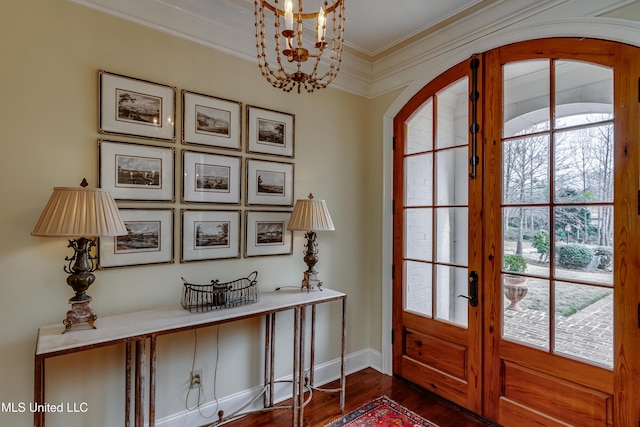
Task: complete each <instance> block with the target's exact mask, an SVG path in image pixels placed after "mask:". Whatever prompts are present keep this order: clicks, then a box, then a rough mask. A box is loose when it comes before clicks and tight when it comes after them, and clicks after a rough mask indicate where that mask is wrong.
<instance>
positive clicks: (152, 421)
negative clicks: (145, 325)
mask: <svg viewBox="0 0 640 427" xmlns="http://www.w3.org/2000/svg"><path fill="white" fill-rule="evenodd" d="M155 425H156V336H155V335H152V336H151V338H150V340H149V427H155Z"/></svg>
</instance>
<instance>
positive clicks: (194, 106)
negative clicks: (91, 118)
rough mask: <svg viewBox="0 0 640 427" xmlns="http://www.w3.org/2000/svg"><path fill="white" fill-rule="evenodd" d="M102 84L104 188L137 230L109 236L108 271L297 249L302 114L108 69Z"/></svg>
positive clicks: (102, 254) (103, 244)
mask: <svg viewBox="0 0 640 427" xmlns="http://www.w3.org/2000/svg"><path fill="white" fill-rule="evenodd" d="M98 79H99V93H98V96H99V102H98V104H99V110H98V116H99V117H98V119H99V120H98V123H99V125H98V133H99V134H100V138H99V139H98V167H99V171H98V177H99V186H100V187H102V188H104V189H106V190H108V191H109V192H111V194H112V195H113V197H114V198H115V199H116V201H117V203H118V207H119V209H120V213H121V216H122V218H123V220H124V222H125V225H126V226H127V229H128V230H129V234H128V235H126V236H120V237H115V238H103V239H101V241H100V243H99V245H98V246H99V248H98V251H99V265H100V267H101V268H112V267H125V266H139V265H150V264H162V263H174V262H175V259H176V255H177V258H178V260H179V262H180V263H188V262H194V261H215V260H223V259H240V258H250V257H260V256H274V255H291V254H292V253H293V234H292V232H291V231H289V230H287V226H288V222H289V217H290V214H291V209H292V208H293V204H294V193H293V191H294V182H295V115H294V114H292V113H286V112H280V111H274V110H271V109H268V108H263V107H258V106H253V105H248V104H243V103H242V102H240V101H235V100H230V99H223V98H219V97H216V96H215V95H213V94H203V93H197V92H194V91H190V90H187V89H181V90H180V91H179V90H178V88H176V87H175V86H170V85H167V84H161V83H155V82H150V81H147V80H143V79H140V78H136V77H129V76H124V75H120V74H115V73H111V72H108V71H104V70H99V71H98ZM177 101H179V103H180V106H178V102H177ZM178 115H179V117H180V120H176V117H177V116H178ZM177 123H179V124H180V125H179V126H178V125H177ZM177 127H180V130H179V131H177V129H176V128H177ZM176 135H178V137H177V136H176ZM140 203H144V205H143V207H140ZM175 227H179V232H178V233H176V229H175ZM174 236H179V239H180V241H179V242H174Z"/></svg>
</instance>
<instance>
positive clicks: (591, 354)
mask: <svg viewBox="0 0 640 427" xmlns="http://www.w3.org/2000/svg"><path fill="white" fill-rule="evenodd" d="M555 314H556V315H555V322H556V324H555V331H556V332H555V343H554V347H555V351H556V353H563V354H566V355H569V356H573V357H576V358H579V359H584V360H587V361H590V362H593V363H595V364H597V365H603V366H606V367H608V368H610V369H612V368H613V288H601V287H597V286H587V285H576V284H570V283H562V282H556V283H555Z"/></svg>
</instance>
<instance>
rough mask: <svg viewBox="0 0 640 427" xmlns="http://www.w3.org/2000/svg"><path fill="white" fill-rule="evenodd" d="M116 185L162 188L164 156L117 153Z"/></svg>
mask: <svg viewBox="0 0 640 427" xmlns="http://www.w3.org/2000/svg"><path fill="white" fill-rule="evenodd" d="M116 168H117V172H116V187H127V188H136V187H146V188H149V187H151V188H160V181H161V176H160V175H161V173H162V158H153V157H140V156H127V155H121V154H117V155H116Z"/></svg>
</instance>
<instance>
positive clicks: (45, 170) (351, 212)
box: [0, 0, 393, 426]
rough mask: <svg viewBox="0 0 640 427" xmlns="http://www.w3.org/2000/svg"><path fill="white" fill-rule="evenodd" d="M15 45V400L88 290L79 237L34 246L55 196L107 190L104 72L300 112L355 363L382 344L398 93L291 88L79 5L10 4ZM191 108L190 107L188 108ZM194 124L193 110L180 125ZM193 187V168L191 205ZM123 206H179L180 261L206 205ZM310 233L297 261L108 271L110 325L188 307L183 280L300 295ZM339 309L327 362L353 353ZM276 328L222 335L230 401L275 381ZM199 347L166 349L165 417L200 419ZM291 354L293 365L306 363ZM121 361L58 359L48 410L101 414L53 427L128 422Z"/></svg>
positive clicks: (299, 170)
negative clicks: (386, 215) (267, 340)
mask: <svg viewBox="0 0 640 427" xmlns="http://www.w3.org/2000/svg"><path fill="white" fill-rule="evenodd" d="M0 40H2V42H1V43H2V48H1V51H2V65H1V66H0V98H1V99H2V101H3V102H2V104H1V106H0V123H1V126H0V135H1V137H0V138H1V139H0V145H1V147H2V155H1V157H0V164H1V165H2V167H0V179H1V181H2V183H3V185H2V186H0V199H1V200H3V208H2V209H0V236H2V244H1V245H0V251H1V252H0V272H1V273H2V275H1V279H0V280H1V281H0V313H1V314H0V338H1V340H0V378H2V381H1V382H0V402H26V403H28V402H31V400H32V393H33V372H32V371H33V352H34V346H35V342H36V335H37V329H38V327H39V326H41V325H45V324H54V323H59V322H61V320H62V319H63V318H64V313H65V312H66V310H67V308H68V304H67V299H68V298H69V297H70V296H71V295H72V290H71V289H70V288H69V287H68V286H67V285H66V284H65V276H66V275H65V273H64V272H63V271H62V267H63V265H64V257H65V256H67V255H70V252H69V250H68V249H67V248H66V240H65V239H54V238H48V239H47V238H37V237H32V236H31V235H30V232H31V230H32V229H33V226H34V225H35V223H36V221H37V219H38V217H39V215H40V213H41V211H42V209H43V208H44V205H45V203H46V202H47V200H48V198H49V196H50V194H51V191H52V188H53V187H54V186H75V185H77V184H79V182H80V181H81V179H82V178H83V177H86V178H87V180H88V181H89V182H90V183H91V184H92V185H96V184H97V180H98V153H97V139H98V138H99V137H100V135H99V134H98V133H97V127H98V123H97V110H98V99H97V93H98V76H97V73H98V70H99V69H104V70H107V71H110V72H114V73H119V74H124V75H127V76H131V77H137V78H142V79H146V80H150V81H153V82H158V83H164V84H170V85H174V86H176V87H177V88H178V93H179V91H180V90H181V89H187V90H191V91H195V92H201V93H205V94H210V95H214V96H218V97H223V98H228V99H233V100H237V101H242V102H243V103H244V104H251V105H256V106H262V107H266V108H271V109H274V110H279V111H285V112H290V113H294V114H295V115H296V146H295V154H296V158H295V173H296V176H295V197H296V198H301V197H305V196H306V195H307V194H308V193H309V192H313V193H314V195H315V196H316V197H317V198H322V199H325V200H326V201H327V204H328V206H329V209H330V211H331V214H332V217H333V220H334V223H335V226H336V231H335V232H323V233H320V235H319V244H320V262H319V264H318V266H317V268H318V270H319V271H320V274H321V278H322V279H323V281H324V283H325V286H328V287H331V288H334V289H338V290H341V291H344V292H347V293H348V295H349V304H348V308H349V313H348V337H349V339H348V346H347V352H348V353H354V352H357V351H360V350H364V349H367V348H369V347H374V348H375V349H377V350H379V349H380V342H379V336H380V315H379V310H378V307H379V298H380V297H379V289H378V288H379V286H378V283H379V280H380V277H379V275H380V273H379V272H378V271H379V264H380V245H381V239H380V236H379V230H380V224H379V222H380V203H381V200H380V196H379V192H380V190H379V188H380V183H381V177H380V170H381V165H380V161H379V158H380V152H381V145H382V144H381V141H382V137H381V135H380V133H379V130H380V129H379V127H380V126H381V125H374V126H372V125H371V123H374V122H375V121H378V123H380V120H379V119H380V118H381V116H382V112H383V111H384V110H385V109H386V108H387V106H388V105H389V104H390V103H391V102H392V98H393V97H392V96H391V95H387V96H385V97H382V99H381V100H380V101H376V102H374V103H373V104H372V103H371V102H370V101H368V100H366V99H364V98H361V97H358V96H355V95H351V94H347V93H344V92H341V91H336V90H332V89H327V90H323V91H319V92H317V93H314V94H300V95H298V94H295V93H290V94H285V93H281V92H280V91H278V90H276V89H273V88H271V86H269V85H268V84H267V83H266V82H265V81H264V79H263V78H262V77H261V76H260V74H259V70H258V68H257V66H256V65H255V64H254V63H253V62H249V61H244V60H241V59H237V58H235V57H231V56H228V55H225V54H222V53H219V52H216V51H214V50H212V49H209V48H207V47H205V46H202V45H199V44H195V43H192V42H189V41H186V40H183V39H180V38H177V37H173V36H170V35H168V34H165V33H161V32H157V31H154V30H152V29H149V28H146V27H143V26H140V25H136V24H134V23H131V22H128V21H125V20H122V19H118V18H116V17H112V16H109V15H106V14H102V13H99V12H97V11H94V10H91V9H88V8H85V7H83V6H80V5H77V4H74V3H72V2H69V1H67V0H48V1H41V0H8V1H5V2H3V11H2V13H0ZM180 101H181V100H180V97H179V96H178V108H180V105H181V102H180ZM178 111H180V110H179V109H178ZM180 124H181V120H180V114H178V116H177V125H178V127H177V129H178V130H180ZM178 135H179V132H178ZM103 138H104V139H108V140H124V141H132V142H140V143H151V144H156V145H161V146H175V148H176V149H177V156H176V165H177V168H178V169H179V168H180V164H181V161H180V158H181V157H180V151H181V150H182V148H183V146H181V144H180V142H179V141H178V143H176V144H170V143H163V142H149V141H145V140H139V139H135V138H127V137H117V136H113V137H110V136H103ZM189 148H190V149H194V148H193V147H189ZM363 153H366V154H365V155H363ZM179 176H180V175H179V170H178V171H176V178H177V179H176V187H177V191H176V196H177V199H178V200H179V195H180V180H179ZM121 206H128V207H173V208H176V210H177V211H176V216H175V243H176V248H175V256H176V259H178V258H179V242H180V224H179V222H180V217H179V209H180V208H187V207H193V206H187V205H181V204H180V203H179V202H176V203H147V204H135V203H127V204H124V203H122V204H121ZM196 207H197V208H200V207H204V206H196ZM206 208H210V209H216V208H218V206H206ZM226 208H229V207H226ZM233 209H235V207H233ZM363 218H367V219H366V220H364V221H363ZM300 234H301V233H296V234H295V239H294V255H293V256H280V257H267V258H251V259H240V260H231V261H215V262H202V263H191V264H180V263H175V264H172V265H158V266H144V267H134V268H124V269H110V270H105V271H99V272H97V274H96V276H97V279H96V283H95V284H94V285H93V286H92V287H91V288H90V290H89V294H90V295H91V296H92V297H93V299H94V301H93V303H92V305H93V307H94V309H95V310H96V312H97V313H98V315H99V316H108V315H111V314H117V313H126V312H130V311H135V310H142V309H148V308H153V307H161V306H167V305H173V304H177V303H178V302H179V297H180V291H181V281H180V277H181V276H184V277H186V278H188V279H189V280H192V281H202V282H204V281H208V280H210V279H212V278H219V279H222V280H227V279H234V278H237V277H241V276H244V275H247V274H248V273H250V272H251V271H253V270H258V271H259V273H260V276H259V283H260V289H261V290H263V291H266V290H271V289H274V288H275V287H277V286H280V285H293V286H297V285H298V284H299V283H300V279H301V275H302V274H301V273H302V271H303V269H304V267H305V266H304V265H303V261H302V256H301V251H302V244H303V242H302V236H301V235H300ZM338 314H339V307H337V306H336V307H327V308H322V309H320V310H319V319H318V325H319V327H318V329H319V332H318V333H319V337H320V339H323V340H324V341H325V342H326V344H325V345H320V346H319V348H318V351H317V354H316V357H317V362H318V363H323V362H326V361H330V360H333V359H335V358H337V357H338V355H339V343H338V342H336V340H332V339H329V338H331V336H332V334H335V333H337V331H338V330H339V329H338V328H339V324H338V322H339V315H338ZM282 318H283V321H281V322H279V325H280V326H279V327H281V328H282V329H283V333H281V334H279V337H280V338H279V340H280V342H281V345H282V346H283V347H282V348H284V349H287V345H288V344H287V342H286V339H285V337H286V336H288V335H287V333H288V332H289V331H290V328H289V327H288V323H290V322H288V321H287V320H288V319H290V318H289V317H287V315H283V317H282ZM98 325H99V323H98ZM260 330H261V329H260V322H259V321H244V322H241V323H239V324H234V325H225V326H222V327H221V329H220V337H219V340H220V341H219V350H220V362H219V367H218V380H217V390H216V394H217V396H218V397H224V396H227V395H229V394H231V393H236V392H239V391H242V390H245V389H248V388H251V387H254V386H256V385H257V384H258V383H259V379H260V370H259V368H258V366H259V360H260V358H261V350H260V345H259V337H260V333H261V332H260ZM215 336H216V331H215V329H214V328H211V329H208V330H201V331H200V332H198V348H197V355H196V367H198V366H200V367H202V368H204V369H205V378H204V382H205V389H206V391H207V393H208V397H209V400H211V398H212V389H211V386H212V384H211V383H212V372H213V357H212V355H213V354H215V348H216V345H215V339H214V338H215ZM194 340H195V337H194V334H193V333H183V334H178V335H175V336H169V337H163V338H161V339H160V340H159V356H158V363H159V378H158V381H159V383H160V384H163V386H162V387H160V388H159V389H158V396H157V413H158V414H157V416H158V418H162V417H166V416H169V415H171V414H175V413H178V412H180V411H182V410H184V399H185V394H186V380H187V377H188V372H189V371H190V370H191V363H192V357H193V351H194ZM285 351H286V355H287V356H288V355H289V354H290V352H289V351H287V350H285ZM121 355H122V348H121V347H114V348H107V349H102V350H93V351H91V352H88V353H84V354H81V355H75V356H65V357H61V358H58V359H55V360H51V361H50V363H48V364H47V381H48V388H47V393H48V395H47V398H48V399H47V400H48V401H50V402H60V401H65V402H66V401H71V402H74V401H84V402H87V403H88V405H89V409H90V410H89V412H87V413H86V414H84V415H53V414H52V415H50V416H48V417H47V421H48V424H47V425H51V426H58V425H119V424H120V425H121V424H122V414H123V390H124V379H123V375H122V371H121V366H120V364H121V362H122V356H121ZM288 366H289V365H288V364H287V363H284V362H283V363H281V364H280V365H279V366H278V368H277V371H278V372H277V374H278V375H279V376H282V375H286V374H287V372H288ZM194 401H195V400H194V399H192V401H191V403H193V402H194ZM31 423H32V415H31V414H29V413H26V414H7V413H0V424H1V425H12V426H27V425H31Z"/></svg>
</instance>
